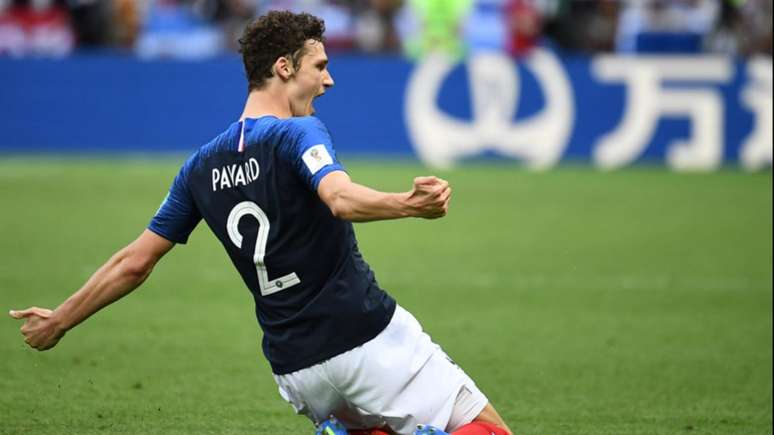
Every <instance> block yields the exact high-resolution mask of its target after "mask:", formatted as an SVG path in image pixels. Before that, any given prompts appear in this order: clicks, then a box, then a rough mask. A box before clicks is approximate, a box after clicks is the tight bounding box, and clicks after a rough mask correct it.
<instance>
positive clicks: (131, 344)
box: [0, 0, 772, 435]
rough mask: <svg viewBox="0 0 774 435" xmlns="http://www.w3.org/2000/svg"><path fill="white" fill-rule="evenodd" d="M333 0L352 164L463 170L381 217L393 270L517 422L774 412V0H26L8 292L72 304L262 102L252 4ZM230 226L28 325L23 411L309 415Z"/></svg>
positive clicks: (15, 380) (389, 275) (12, 354)
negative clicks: (267, 347)
mask: <svg viewBox="0 0 774 435" xmlns="http://www.w3.org/2000/svg"><path fill="white" fill-rule="evenodd" d="M271 9H290V10H294V11H308V12H311V13H313V14H315V15H318V16H320V17H322V18H324V19H325V21H326V25H327V29H328V32H327V37H328V42H327V48H328V53H329V56H330V57H331V66H330V69H331V72H332V74H333V77H334V79H335V80H336V86H335V88H334V89H333V90H332V91H331V92H329V93H328V94H326V95H325V96H324V97H323V98H321V99H320V100H319V102H318V103H317V105H316V106H317V109H318V116H319V117H320V118H321V119H322V120H323V121H324V122H325V123H326V125H327V126H328V128H329V129H330V130H331V133H332V135H333V138H334V142H335V144H336V146H337V150H338V152H339V155H340V157H341V158H342V159H343V161H344V162H345V163H346V164H347V166H348V167H349V170H350V172H351V173H352V175H353V177H354V178H355V179H356V180H358V181H361V182H363V183H366V184H369V185H372V186H373V187H376V188H379V189H382V190H405V189H407V188H408V186H409V184H410V180H411V178H412V177H413V176H415V175H420V174H423V173H428V172H433V173H437V174H439V175H441V176H443V177H445V178H447V179H449V180H450V181H451V183H452V184H453V186H454V187H455V199H454V201H453V208H452V210H451V213H450V215H449V216H448V217H447V218H445V219H442V220H440V221H432V222H427V221H405V222H383V223H373V224H365V225H358V227H357V231H358V235H359V241H360V243H361V249H362V250H363V252H364V255H365V257H366V258H367V259H368V260H369V262H370V263H371V265H372V266H373V267H374V269H375V271H376V273H377V278H378V279H379V282H380V283H381V284H382V286H383V287H385V288H386V289H388V291H390V292H391V293H392V294H393V295H395V296H396V297H397V298H398V300H399V301H400V303H401V304H402V305H404V306H406V307H407V308H408V309H409V310H411V311H412V312H414V313H415V314H416V315H417V317H418V318H419V319H420V321H422V322H423V324H424V326H425V328H426V329H427V330H428V331H429V332H430V333H431V334H432V335H433V337H434V338H435V339H436V341H438V342H439V343H441V344H442V345H443V346H444V347H445V348H446V350H447V351H448V353H449V354H450V355H451V356H452V357H453V358H454V359H455V360H456V361H457V362H459V363H460V364H461V365H462V366H463V367H465V368H466V370H468V372H469V373H470V374H471V375H472V376H473V378H474V379H476V381H477V382H478V383H479V384H480V386H482V388H483V389H484V390H485V391H486V392H487V393H488V394H489V396H490V398H491V399H492V401H493V402H494V403H495V405H497V407H498V408H499V409H500V411H501V412H502V413H503V414H504V417H505V418H506V420H508V421H509V423H510V424H511V427H512V428H513V429H515V430H516V432H517V433H525V434H594V435H599V434H611V435H612V434H623V433H626V434H677V433H696V434H764V433H772V344H771V343H772V179H771V162H772V57H771V56H772V46H771V43H772V2H771V0H725V1H724V0H715V1H713V0H640V1H636V0H630V1H613V0H575V1H573V0H413V1H412V0H404V1H401V0H330V1H325V0H295V1H294V0H191V1H182V0H179V1H176V0H67V1H53V0H24V1H19V0H0V204H2V211H3V212H2V213H0V302H1V303H0V305H2V306H3V307H4V308H5V309H11V308H23V307H26V306H28V305H38V306H47V307H53V306H55V305H57V304H58V303H59V302H61V300H63V299H64V298H65V297H66V296H67V295H69V294H70V293H71V292H72V291H74V290H75V289H77V288H78V287H79V286H80V284H81V283H82V282H83V281H84V280H85V279H86V278H88V276H89V275H90V274H91V273H92V272H93V271H94V270H95V268H96V267H98V266H99V265H100V264H102V262H104V261H105V260H106V259H107V258H108V257H109V256H110V255H111V254H112V252H114V251H115V250H116V249H117V248H119V247H120V246H123V245H124V244H125V243H127V242H128V241H130V240H132V239H133V237H135V236H136V235H137V234H138V233H139V232H140V231H141V230H142V229H143V228H144V227H145V225H146V224H147V222H148V221H149V219H150V217H151V215H152V214H153V212H154V211H155V210H156V208H157V207H158V204H159V203H160V202H161V200H162V199H163V197H164V195H165V193H166V190H167V188H168V186H169V184H170V183H171V180H172V179H173V177H174V176H175V174H176V173H177V170H178V168H179V166H180V164H181V163H182V162H183V160H184V159H185V157H186V155H187V154H189V153H190V152H192V151H193V150H194V149H195V148H196V147H197V146H199V145H201V144H203V143H206V142H207V141H208V140H209V139H210V138H211V137H213V136H214V135H216V134H217V133H219V132H220V131H222V130H223V129H224V128H225V126H226V125H227V124H229V123H230V122H232V121H234V120H235V119H236V118H237V117H238V116H239V113H240V111H241V107H242V103H243V101H244V98H245V90H246V85H245V82H244V78H243V72H242V66H241V63H240V60H239V57H238V54H237V53H236V51H235V50H236V40H237V38H238V37H239V34H240V32H241V29H242V28H243V26H244V25H245V24H246V23H248V22H249V21H250V20H251V19H252V18H253V17H255V16H257V15H259V14H261V13H263V12H265V11H268V10H271ZM221 251H222V249H221V248H220V247H219V246H218V244H217V241H216V240H215V239H214V237H212V236H211V235H210V234H209V233H208V231H207V230H206V229H205V228H204V226H200V228H199V229H197V230H196V231H195V233H194V235H193V237H192V239H191V241H190V243H189V245H188V246H186V247H184V248H179V249H177V250H175V252H173V253H172V254H170V255H169V256H168V257H167V258H165V259H164V260H163V261H162V264H160V265H159V267H158V268H157V270H156V272H154V274H153V276H152V277H151V278H150V279H149V281H148V282H147V283H146V284H145V285H144V287H143V288H142V289H141V290H138V292H137V294H135V295H132V296H130V297H128V298H127V299H126V300H124V301H121V302H119V303H118V304H116V305H115V306H113V307H110V308H109V309H107V311H106V312H104V313H101V314H98V315H97V316H95V318H94V319H91V320H89V321H88V322H86V323H85V324H84V325H82V326H81V327H79V328H76V329H75V330H73V331H71V332H70V333H69V334H68V336H67V337H65V339H64V340H63V342H62V343H61V344H60V346H59V347H58V348H56V349H54V350H53V351H50V352H46V353H37V352H34V351H30V350H28V349H26V348H25V346H24V344H23V342H22V340H21V339H20V336H19V335H18V331H17V328H18V326H19V324H18V323H17V322H15V321H13V320H12V319H10V318H8V319H6V320H3V321H1V322H0V325H2V328H0V434H27V433H34V434H43V433H51V434H61V433H73V434H91V433H138V434H144V433H158V434H204V433H212V434H244V433H258V434H305V433H311V432H312V429H311V426H310V425H309V424H308V422H306V421H305V420H304V419H303V418H301V417H295V416H293V415H292V412H291V410H290V407H289V406H288V405H286V404H285V403H284V402H283V401H282V399H281V398H280V397H279V395H278V394H277V392H276V386H275V385H274V383H273V380H272V378H271V376H270V370H269V367H268V364H267V363H266V362H265V361H264V360H263V357H262V355H260V350H259V337H260V334H259V332H258V331H257V325H256V323H255V320H254V318H253V314H252V310H253V308H252V303H251V302H250V300H249V299H248V295H247V294H246V293H245V292H244V290H243V285H242V284H241V282H240V281H239V278H238V275H237V274H236V273H235V272H234V271H232V267H231V266H230V264H229V263H228V260H227V258H226V256H225V255H223V254H222V252H221Z"/></svg>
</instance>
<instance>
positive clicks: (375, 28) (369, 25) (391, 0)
mask: <svg viewBox="0 0 774 435" xmlns="http://www.w3.org/2000/svg"><path fill="white" fill-rule="evenodd" d="M402 5H403V1H402V0H368V1H367V2H365V4H362V3H361V4H360V5H357V4H354V3H353V2H350V7H353V6H354V7H353V12H354V13H355V37H356V42H357V47H358V48H359V49H361V50H363V51H366V52H372V53H373V52H400V50H401V40H400V37H399V36H398V30H397V25H396V19H397V15H398V11H399V10H400V7H401V6H402Z"/></svg>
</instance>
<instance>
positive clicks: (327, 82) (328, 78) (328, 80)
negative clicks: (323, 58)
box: [323, 70, 334, 89]
mask: <svg viewBox="0 0 774 435" xmlns="http://www.w3.org/2000/svg"><path fill="white" fill-rule="evenodd" d="M333 85H334V81H333V76H332V75H331V73H329V72H328V71H327V70H326V71H325V76H324V77H323V87H325V89H328V88H331V87H333Z"/></svg>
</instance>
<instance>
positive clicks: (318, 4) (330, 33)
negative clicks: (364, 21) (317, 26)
mask: <svg viewBox="0 0 774 435" xmlns="http://www.w3.org/2000/svg"><path fill="white" fill-rule="evenodd" d="M350 3H352V2H331V1H327V0H263V1H261V2H260V3H259V7H258V10H257V14H258V15H262V14H265V13H266V12H268V11H270V10H276V9H283V10H289V11H292V12H296V13H299V12H308V13H310V14H312V15H315V16H317V17H320V18H322V19H323V20H324V21H325V40H326V41H327V44H326V47H328V48H330V49H331V50H333V51H335V50H342V49H352V48H353V47H354V46H355V29H354V22H353V15H352V13H351V6H352V5H351V4H350Z"/></svg>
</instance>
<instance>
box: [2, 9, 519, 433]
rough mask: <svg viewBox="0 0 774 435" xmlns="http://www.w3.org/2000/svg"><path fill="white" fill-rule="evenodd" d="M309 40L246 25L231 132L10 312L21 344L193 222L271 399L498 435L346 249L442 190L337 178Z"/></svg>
mask: <svg viewBox="0 0 774 435" xmlns="http://www.w3.org/2000/svg"><path fill="white" fill-rule="evenodd" d="M323 32H324V23H323V22H322V21H321V20H319V19H317V18H315V17H313V16H311V15H308V14H293V13H290V12H271V13H269V14H267V15H265V16H262V17H260V18H258V19H257V20H256V21H255V22H253V23H252V24H250V25H249V26H248V27H247V28H246V30H245V32H244V35H243V37H242V39H241V40H240V43H241V52H242V56H243V60H244V66H245V71H246V75H247V79H248V83H249V84H248V90H249V93H248V97H247V102H246V103H245V107H244V112H243V113H242V116H241V119H240V120H239V121H238V122H234V123H233V124H231V125H230V126H229V127H228V128H227V129H226V130H225V131H224V132H222V133H221V134H220V135H218V136H217V137H216V138H215V139H213V140H212V141H211V142H210V143H208V144H206V145H204V146H203V147H201V148H200V149H199V150H198V151H196V152H195V153H194V154H193V155H192V156H191V157H190V158H189V159H188V160H187V161H186V162H185V164H184V165H183V167H182V168H181V170H180V172H179V173H178V175H177V177H176V178H175V180H174V181H173V183H172V186H171V188H170V190H169V193H168V195H167V197H166V199H165V200H164V202H163V203H162V205H161V207H160V208H159V210H158V211H157V213H156V215H155V216H154V217H153V219H152V220H151V222H150V224H149V226H148V228H147V229H146V230H145V231H144V232H143V233H142V234H141V235H140V236H139V237H138V238H137V239H136V240H135V241H133V242H132V243H130V244H129V245H128V246H126V247H125V248H123V249H121V250H120V251H118V252H117V253H116V254H115V255H114V256H113V257H112V258H110V260H108V261H107V263H105V265H103V266H102V267H101V268H99V269H98V270H97V271H96V272H95V273H94V275H92V277H91V278H90V279H89V280H88V281H87V282H86V283H85V284H84V285H83V287H81V289H79V290H78V291H77V292H76V293H74V294H73V295H72V296H70V297H69V298H68V299H67V300H66V301H65V302H64V303H62V304H61V305H60V306H59V307H57V308H56V309H55V310H53V311H51V310H48V309H42V308H36V307H33V308H28V309H26V310H21V311H11V313H10V314H11V316H13V317H15V318H17V319H26V321H25V323H24V325H23V326H22V327H21V331H22V333H23V334H24V336H25V337H26V338H25V341H26V342H27V343H28V344H29V345H30V346H32V347H34V348H36V349H38V350H46V349H49V348H51V347H53V346H55V345H56V344H57V342H58V341H59V340H60V339H61V338H62V337H63V336H64V335H65V332H66V331H68V330H69V329H71V328H73V327H75V326H76V325H78V324H79V323H81V322H82V321H84V320H85V319H86V318H88V317H89V316H91V315H92V314H94V313H95V312H97V311H98V310H100V309H101V308H103V307H105V306H106V305H108V304H110V303H112V302H114V301H116V300H118V299H120V298H121V297H123V296H125V295H126V294H128V293H129V292H131V291H132V290H134V289H135V288H136V287H138V286H139V285H140V284H141V283H142V282H143V281H144V280H145V279H146V278H147V277H148V276H149V275H150V273H151V270H152V269H153V267H154V266H155V265H156V263H157V262H158V261H159V260H160V259H161V257H163V256H164V255H165V254H166V253H167V252H169V251H170V250H171V249H172V248H173V247H174V246H175V245H176V244H184V243H186V241H187V240H188V237H189V235H190V234H191V232H192V231H193V230H194V228H195V227H196V225H197V224H198V223H199V221H201V220H202V219H203V220H204V221H205V222H206V223H207V225H208V226H209V227H210V229H211V230H212V232H213V233H215V235H216V236H217V237H218V239H219V240H220V241H221V243H222V244H223V247H224V248H225V250H226V252H227V253H228V255H229V256H230V257H231V261H232V262H233V264H234V266H235V267H236V268H237V270H238V271H239V273H240V274H241V276H242V278H243V280H244V282H245V284H246V285H247V287H248V288H249V289H250V291H251V292H252V294H253V297H254V300H255V312H256V316H257V318H258V323H259V324H260V326H261V328H262V329H263V352H264V354H265V356H266V358H267V359H268V360H269V362H270V364H271V368H272V371H273V373H274V378H275V380H276V382H277V384H278V386H279V392H280V394H281V395H282V397H283V398H284V399H285V400H287V401H288V402H289V403H290V404H291V405H292V407H293V408H294V409H295V410H296V412H298V413H303V414H305V415H306V416H308V417H309V418H310V419H311V420H312V421H313V422H314V423H315V424H317V425H318V432H321V433H322V432H325V433H337V432H336V431H339V433H345V432H342V431H343V430H344V427H346V429H349V430H353V431H356V430H359V431H360V433H368V431H369V430H370V429H373V430H374V432H373V433H385V432H386V433H398V434H411V433H414V432H415V431H416V433H431V432H433V431H435V433H444V432H442V431H441V429H443V430H456V431H457V432H454V433H460V434H463V433H464V434H471V435H472V434H479V433H480V434H487V435H488V434H496V435H504V434H510V431H509V430H508V428H507V427H506V425H505V423H504V422H503V421H502V419H501V418H500V417H499V416H498V414H497V412H496V411H495V410H494V408H493V407H492V406H491V405H490V404H489V403H488V401H487V399H486V397H485V396H484V395H483V394H482V393H481V391H480V390H479V389H478V388H477V387H476V385H475V384H474V383H473V381H472V380H471V379H470V378H469V377H468V376H467V375H466V374H465V373H464V372H463V371H462V370H461V369H460V368H459V367H458V366H457V365H455V364H454V363H453V362H452V361H451V360H450V359H449V358H448V357H447V356H446V354H445V353H444V352H443V351H442V350H441V349H440V347H439V346H438V345H436V344H434V343H433V342H432V341H431V340H430V337H429V336H428V335H427V334H425V333H424V332H423V331H422V328H421V326H420V325H419V323H418V322H417V320H416V319H415V318H414V317H413V316H412V315H411V314H410V313H408V312H407V311H406V310H405V309H403V308H401V307H400V306H399V305H397V304H396V302H395V300H394V299H393V298H392V297H390V295H388V294H387V293H386V292H385V291H384V290H382V289H381V288H380V287H379V285H378V284H377V282H376V280H375V277H374V273H373V272H372V271H371V269H370V268H369V266H368V264H367V263H366V262H365V260H364V259H363V257H362V256H361V255H360V252H359V251H358V247H357V242H356V240H355V235H354V232H353V227H352V224H351V222H364V221H374V220H382V219H394V218H402V217H420V218H427V219H434V218H439V217H442V216H444V215H445V214H446V213H447V210H448V207H449V200H450V198H451V188H450V187H449V184H448V183H447V182H446V181H444V180H442V179H440V178H436V177H417V178H415V179H414V182H413V188H412V189H411V190H409V191H407V192H403V193H384V192H379V191H376V190H373V189H370V188H368V187H365V186H362V185H359V184H357V183H355V182H353V181H351V180H350V177H349V176H348V175H347V173H346V172H345V170H344V167H343V166H342V165H341V163H340V162H339V160H338V159H337V157H336V153H335V151H334V148H333V143H332V141H331V138H330V136H329V134H328V131H327V130H326V128H325V126H324V125H323V124H322V123H321V122H320V121H319V120H318V119H317V118H315V117H312V116H311V115H312V114H313V113H314V109H313V107H312V102H313V100H314V99H315V98H316V97H318V96H320V95H322V94H324V93H325V91H326V90H327V89H329V88H330V87H331V86H333V78H332V77H331V75H330V73H329V72H328V68H327V66H328V58H327V56H326V54H325V49H324V45H323ZM331 415H333V416H335V419H330V420H328V418H329V416H331ZM418 424H427V425H428V426H426V427H423V428H419V429H417V425H418ZM436 427H437V428H439V429H435V428H436ZM377 429H378V430H379V431H377ZM353 433H354V432H353Z"/></svg>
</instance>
